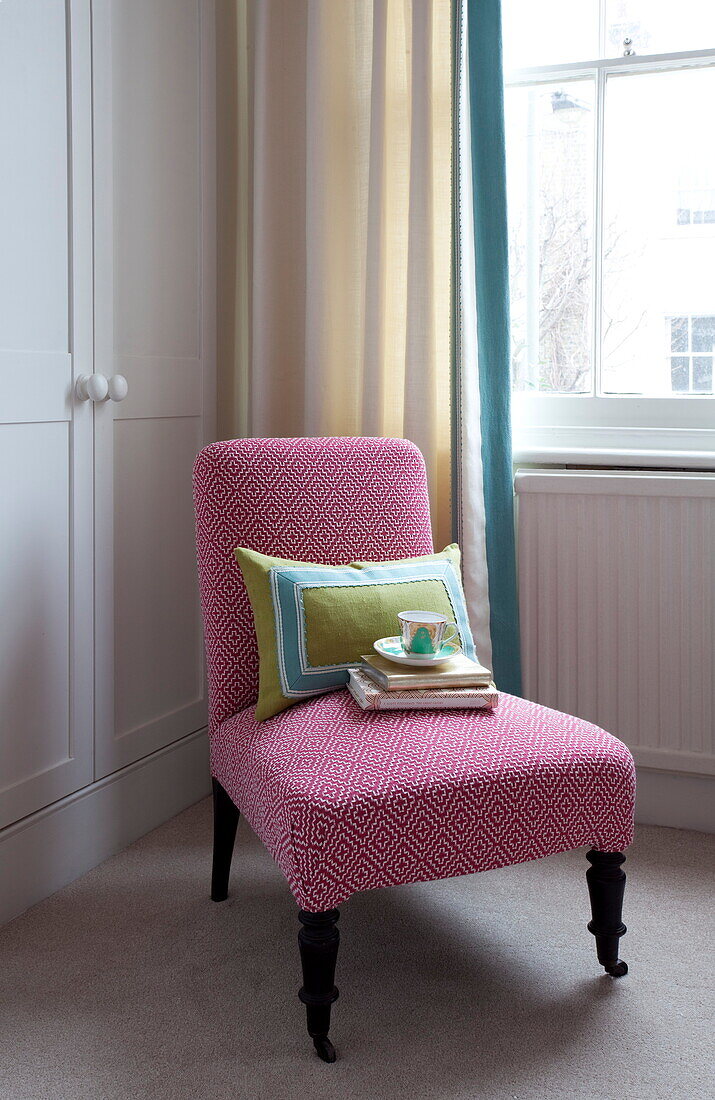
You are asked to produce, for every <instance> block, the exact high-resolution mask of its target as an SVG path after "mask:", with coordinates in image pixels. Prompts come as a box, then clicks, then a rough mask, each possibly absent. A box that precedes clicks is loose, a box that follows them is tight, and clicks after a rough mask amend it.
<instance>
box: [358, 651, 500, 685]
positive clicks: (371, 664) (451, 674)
mask: <svg viewBox="0 0 715 1100" xmlns="http://www.w3.org/2000/svg"><path fill="white" fill-rule="evenodd" d="M361 659H362V661H363V662H364V664H363V666H362V671H363V672H364V673H365V674H366V675H367V676H370V677H371V678H372V679H373V680H374V681H375V683H376V684H377V685H378V686H379V687H381V688H382V689H383V690H384V691H401V690H405V689H407V690H409V689H413V688H447V687H449V688H453V687H465V688H466V687H477V688H483V687H488V686H489V684H490V683H491V682H492V674H491V672H490V671H489V669H488V668H484V666H483V665H480V664H479V662H478V661H472V660H471V659H470V658H469V657H465V656H464V654H463V653H459V654H457V656H456V657H453V658H452V659H451V661H447V662H445V664H443V665H433V666H432V667H431V668H415V667H412V666H408V665H396V664H395V663H394V662H393V661H388V660H387V658H386V657H381V656H380V655H379V654H378V653H368V654H366V655H364V656H363V657H362V658H361Z"/></svg>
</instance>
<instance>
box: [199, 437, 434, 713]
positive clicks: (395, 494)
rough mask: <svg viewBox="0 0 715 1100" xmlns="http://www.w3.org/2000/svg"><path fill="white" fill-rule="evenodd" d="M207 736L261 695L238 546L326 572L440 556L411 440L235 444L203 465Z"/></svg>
mask: <svg viewBox="0 0 715 1100" xmlns="http://www.w3.org/2000/svg"><path fill="white" fill-rule="evenodd" d="M194 502H195V507H196V542H197V549H198V564H199V583H200V588H201V605H202V609H203V617H204V635H205V638H206V654H207V661H208V675H209V733H210V734H213V732H214V731H215V729H216V727H217V725H218V723H219V722H222V721H223V720H224V719H225V718H229V717H230V716H231V715H232V714H235V712H236V711H237V710H239V709H240V708H241V707H245V706H246V705H247V704H248V703H251V702H255V700H256V698H257V697H258V650H257V648H256V634H255V631H254V629H253V618H252V615H251V605H250V603H249V600H248V595H247V593H246V589H245V586H244V584H243V579H242V577H241V570H240V569H239V568H238V565H237V564H236V560H235V558H234V556H233V550H234V548H235V547H236V546H246V547H248V549H249V550H258V551H259V552H260V553H262V554H271V555H274V556H275V557H279V558H295V559H297V560H299V561H315V562H320V563H321V564H324V565H344V564H346V563H347V562H350V561H391V560H397V559H399V558H407V557H409V556H410V555H416V554H431V553H432V531H431V527H430V513H429V497H428V495H427V476H426V474H425V465H424V461H423V459H422V455H421V454H420V452H419V451H418V450H417V448H416V447H415V445H414V444H413V443H409V442H408V441H407V440H404V439H235V440H231V441H229V442H225V443H212V444H211V446H209V447H206V448H205V449H204V450H203V451H201V453H200V454H199V456H198V458H197V459H196V464H195V466H194Z"/></svg>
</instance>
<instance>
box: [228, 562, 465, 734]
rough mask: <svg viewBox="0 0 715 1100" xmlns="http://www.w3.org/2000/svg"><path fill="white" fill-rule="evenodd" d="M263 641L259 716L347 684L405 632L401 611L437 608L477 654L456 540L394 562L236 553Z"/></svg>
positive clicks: (257, 713) (261, 642)
mask: <svg viewBox="0 0 715 1100" xmlns="http://www.w3.org/2000/svg"><path fill="white" fill-rule="evenodd" d="M234 554H235V556H236V560H237V562H238V564H239V566H240V568H241V572H242V574H243V579H244V581H245V584H246V590H247V591H248V597H249V599H250V601H251V607H252V609H253V617H254V622H255V627H256V637H257V640H258V655H259V661H260V668H259V689H258V703H257V705H256V718H257V719H258V721H263V720H264V719H265V718H270V717H271V716H272V715H274V714H278V713H279V712H280V711H282V710H285V709H286V708H287V707H290V706H292V705H293V703H298V702H300V701H301V700H303V699H307V698H309V697H310V696H312V695H317V694H320V693H321V692H324V691H333V690H335V688H338V687H341V686H342V685H343V684H346V683H347V681H348V669H349V668H350V667H351V666H353V665H355V664H356V663H358V662H359V660H360V657H361V655H362V654H363V653H369V652H371V650H372V645H373V642H374V641H376V640H377V639H378V638H384V637H388V636H392V635H395V634H396V633H397V632H398V626H399V624H398V620H397V615H398V612H400V611H406V610H408V609H419V610H421V611H436V612H439V613H440V614H443V615H446V616H447V618H448V619H450V620H452V621H454V623H455V624H456V626H457V630H458V631H459V636H460V640H461V644H462V649H463V651H464V653H465V654H466V655H467V656H468V657H474V656H475V653H474V641H473V639H472V632H471V630H470V628H469V619H468V617H467V608H466V603H465V599H464V591H463V589H462V582H461V569H460V552H459V547H458V546H457V545H456V543H453V544H452V545H451V546H447V547H446V548H445V549H444V550H443V551H442V552H441V553H439V554H429V555H427V556H425V557H418V558H405V559H403V560H402V561H389V562H353V563H351V564H350V565H316V564H311V563H309V562H299V561H289V560H287V559H285V558H272V557H268V556H267V555H265V554H259V553H257V552H256V551H255V550H247V549H245V548H244V547H238V548H237V549H236V550H234Z"/></svg>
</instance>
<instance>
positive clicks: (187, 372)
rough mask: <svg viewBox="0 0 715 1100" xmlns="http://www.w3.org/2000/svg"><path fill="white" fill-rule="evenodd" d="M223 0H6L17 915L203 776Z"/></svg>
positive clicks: (1, 671) (3, 107)
mask: <svg viewBox="0 0 715 1100" xmlns="http://www.w3.org/2000/svg"><path fill="white" fill-rule="evenodd" d="M214 46H215V43H214V34H213V5H212V3H211V2H210V0H91V2H90V0H2V2H0V380H1V385H0V528H1V531H2V534H1V537H0V830H2V831H0V920H1V919H3V918H5V919H6V918H7V917H9V916H12V915H13V914H14V913H15V912H18V911H21V910H22V908H24V907H25V906H26V905H27V904H30V903H31V902H33V901H35V900H38V898H40V897H42V896H44V895H45V894H46V893H50V892H52V890H54V889H57V887H58V886H60V885H62V884H63V882H65V881H68V880H69V879H70V878H72V877H74V875H75V874H79V873H81V872H82V871H83V870H85V869H86V868H87V867H88V866H91V865H92V864H93V863H96V862H97V861H98V860H99V859H102V858H104V857H105V856H106V855H108V854H110V852H111V851H113V850H116V849H117V848H119V847H121V846H122V845H123V844H124V843H127V842H128V841H129V840H131V839H133V838H134V837H135V836H137V835H140V834H141V832H143V831H145V830H146V829H147V828H151V827H152V826H153V825H156V824H158V823H159V822H160V820H162V819H163V818H165V817H168V816H169V815H170V814H171V813H174V812H176V811H177V810H178V809H181V808H182V806H183V805H186V804H188V803H189V802H191V801H194V800H195V799H196V798H198V797H200V796H201V794H202V793H204V791H205V790H208V778H207V770H206V765H205V753H206V748H205V738H204V736H203V732H202V731H203V729H204V728H205V723H206V699H205V687H204V668H203V642H202V635H201V623H200V615H199V606H198V597H197V585H196V569H195V552H194V538H193V516H192V504H191V468H192V463H193V460H194V457H195V455H196V452H197V451H198V450H199V449H200V447H201V446H202V445H203V444H204V442H207V441H209V440H210V439H212V438H214V436H213V432H214V419H215V417H214V412H215V408H214V407H215V362H214V358H215V357H214V340H215V294H214V270H215V241H214V236H215V233H214V190H215V176H214V161H215V150H214V131H215V127H214V83H215V75H214Z"/></svg>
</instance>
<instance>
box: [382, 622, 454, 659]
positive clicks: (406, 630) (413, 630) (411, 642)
mask: <svg viewBox="0 0 715 1100" xmlns="http://www.w3.org/2000/svg"><path fill="white" fill-rule="evenodd" d="M397 618H398V619H399V620H400V631H401V634H402V648H403V649H404V651H405V653H414V654H416V655H417V656H418V657H432V656H434V654H435V653H439V651H440V650H441V648H442V646H443V645H444V644H445V642H451V641H453V640H454V639H455V638H459V631H458V630H457V627H456V625H455V624H454V623H453V622H451V621H450V620H449V619H448V618H447V616H446V615H440V614H438V613H437V612H436V611H400V612H399V614H398V616H397ZM448 627H452V632H451V634H449V635H448V636H446V637H445V635H446V632H447V628H448Z"/></svg>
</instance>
